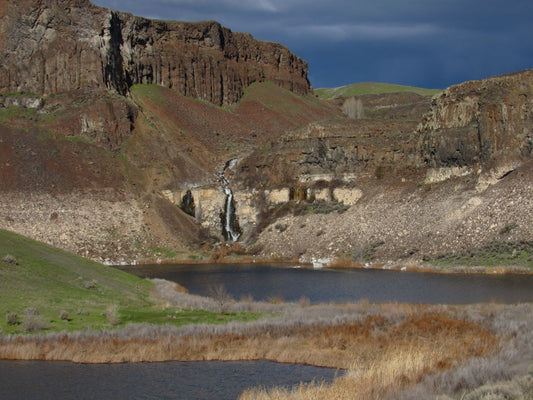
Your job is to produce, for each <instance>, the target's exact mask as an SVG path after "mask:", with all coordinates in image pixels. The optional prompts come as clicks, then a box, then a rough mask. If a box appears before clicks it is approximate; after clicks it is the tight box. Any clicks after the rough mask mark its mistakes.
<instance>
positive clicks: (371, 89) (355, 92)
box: [315, 82, 441, 99]
mask: <svg viewBox="0 0 533 400" xmlns="http://www.w3.org/2000/svg"><path fill="white" fill-rule="evenodd" d="M440 91H441V90H439V89H423V88H417V87H412V86H403V85H394V84H390V83H377V82H360V83H354V84H353V85H346V86H340V87H337V88H322V89H315V94H316V95H317V96H318V97H320V98H323V99H336V98H338V97H351V96H362V95H365V94H384V93H405V92H410V93H416V94H419V95H422V96H432V95H434V94H437V93H439V92H440Z"/></svg>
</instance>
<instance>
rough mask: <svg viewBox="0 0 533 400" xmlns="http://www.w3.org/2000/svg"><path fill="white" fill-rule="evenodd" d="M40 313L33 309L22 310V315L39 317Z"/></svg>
mask: <svg viewBox="0 0 533 400" xmlns="http://www.w3.org/2000/svg"><path fill="white" fill-rule="evenodd" d="M39 314H40V312H39V310H37V309H36V308H34V307H28V308H26V309H25V310H24V315H39Z"/></svg>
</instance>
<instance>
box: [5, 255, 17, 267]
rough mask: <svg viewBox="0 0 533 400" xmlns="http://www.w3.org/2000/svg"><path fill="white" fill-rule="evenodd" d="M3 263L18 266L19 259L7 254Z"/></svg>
mask: <svg viewBox="0 0 533 400" xmlns="http://www.w3.org/2000/svg"><path fill="white" fill-rule="evenodd" d="M2 261H3V262H5V263H6V264H11V265H18V261H17V259H16V258H15V256H12V255H11V254H6V255H5V256H4V258H2Z"/></svg>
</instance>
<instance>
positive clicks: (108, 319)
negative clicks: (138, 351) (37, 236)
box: [0, 230, 257, 334]
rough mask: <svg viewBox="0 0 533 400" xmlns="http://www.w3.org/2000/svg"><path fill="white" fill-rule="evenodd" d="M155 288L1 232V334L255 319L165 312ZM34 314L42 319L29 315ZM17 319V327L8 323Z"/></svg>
mask: <svg viewBox="0 0 533 400" xmlns="http://www.w3.org/2000/svg"><path fill="white" fill-rule="evenodd" d="M151 287H152V284H151V283H150V282H148V281H146V280H143V279H140V278H138V277H135V276H133V275H131V274H127V273H125V272H122V271H119V270H117V269H115V268H111V267H107V266H105V265H102V264H98V263H96V262H93V261H90V260H87V259H84V258H82V257H78V256H75V255H73V254H70V253H68V252H65V251H63V250H60V249H57V248H54V247H52V246H49V245H46V244H44V243H40V242H37V241H34V240H31V239H28V238H25V237H23V236H19V235H16V234H14V233H11V232H7V231H4V230H0V334H9V333H24V332H27V331H29V330H31V326H32V324H33V326H36V327H37V328H38V329H34V331H61V330H67V331H77V330H84V329H89V328H91V329H100V328H104V327H113V326H122V325H125V324H127V323H129V322H149V323H155V324H165V323H171V324H173V325H184V324H187V323H222V322H225V321H229V320H235V319H238V320H247V319H250V318H251V319H254V318H256V317H257V315H253V314H252V313H248V314H249V315H248V314H246V315H244V314H242V315H240V314H239V315H237V314H227V315H219V314H217V313H213V312H208V311H202V310H179V309H168V308H166V309H162V308H161V307H160V306H158V305H157V304H154V302H153V301H151V300H150V298H149V296H150V289H151ZM32 310H35V311H36V312H37V313H38V315H29V314H35V311H32ZM13 314H16V315H17V317H18V321H19V323H18V324H8V319H9V318H8V316H9V315H13ZM67 314H68V317H67V318H65V317H66V316H67ZM61 315H62V316H63V318H61ZM169 316H170V317H169ZM12 318H13V317H11V319H12Z"/></svg>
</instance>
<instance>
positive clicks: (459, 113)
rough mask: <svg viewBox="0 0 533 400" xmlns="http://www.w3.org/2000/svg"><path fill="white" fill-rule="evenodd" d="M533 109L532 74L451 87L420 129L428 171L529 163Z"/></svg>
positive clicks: (532, 152)
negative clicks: (436, 168) (494, 162)
mask: <svg viewBox="0 0 533 400" xmlns="http://www.w3.org/2000/svg"><path fill="white" fill-rule="evenodd" d="M532 109H533V70H527V71H522V72H517V73H513V74H507V75H501V76H497V77H493V78H490V79H485V80H480V81H469V82H465V83H462V84H460V85H455V86H452V87H450V88H448V89H446V90H445V91H444V92H443V93H442V94H441V95H439V96H437V97H436V98H435V99H434V101H433V104H432V108H431V111H430V112H429V113H428V114H427V115H426V116H425V118H424V119H423V120H422V121H421V123H420V125H419V127H418V134H419V135H420V152H421V155H422V157H423V158H424V159H425V161H426V163H427V165H428V166H430V167H452V166H471V165H474V164H481V163H487V162H489V161H507V162H508V161H510V160H512V161H520V160H523V159H526V158H530V157H531V156H532V154H533V129H532V127H533V112H532Z"/></svg>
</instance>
